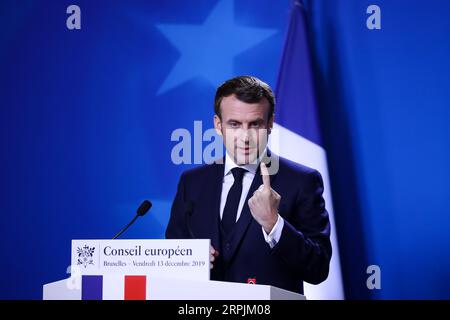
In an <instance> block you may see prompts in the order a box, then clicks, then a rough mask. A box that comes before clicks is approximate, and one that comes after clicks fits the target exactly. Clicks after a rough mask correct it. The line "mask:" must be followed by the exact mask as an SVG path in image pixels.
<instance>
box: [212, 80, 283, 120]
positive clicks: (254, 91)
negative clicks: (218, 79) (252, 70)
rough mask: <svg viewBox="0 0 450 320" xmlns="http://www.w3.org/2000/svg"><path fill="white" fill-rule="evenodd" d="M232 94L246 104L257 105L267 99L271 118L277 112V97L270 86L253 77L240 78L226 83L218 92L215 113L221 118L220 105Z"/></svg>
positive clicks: (215, 100)
mask: <svg viewBox="0 0 450 320" xmlns="http://www.w3.org/2000/svg"><path fill="white" fill-rule="evenodd" d="M232 94H234V95H236V97H237V98H238V99H239V100H241V101H243V102H246V103H256V102H259V101H261V99H263V98H266V99H267V100H268V101H269V104H270V108H269V118H270V117H271V116H272V115H273V114H274V112H275V96H274V94H273V92H272V89H271V88H270V86H269V85H268V84H267V83H265V82H264V81H262V80H260V79H258V78H256V77H252V76H239V77H236V78H233V79H230V80H227V81H225V82H224V83H223V84H222V85H221V86H220V87H219V88H218V89H217V91H216V96H215V98H214V112H215V114H216V115H217V116H219V118H221V113H220V104H221V103H222V99H223V98H224V97H228V96H231V95H232Z"/></svg>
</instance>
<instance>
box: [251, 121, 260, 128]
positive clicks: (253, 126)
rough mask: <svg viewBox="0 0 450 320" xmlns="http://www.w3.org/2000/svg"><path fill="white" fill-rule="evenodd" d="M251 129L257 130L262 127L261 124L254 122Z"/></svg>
mask: <svg viewBox="0 0 450 320" xmlns="http://www.w3.org/2000/svg"><path fill="white" fill-rule="evenodd" d="M250 127H252V128H255V129H258V128H259V127H260V124H259V123H258V122H252V123H251V124H250Z"/></svg>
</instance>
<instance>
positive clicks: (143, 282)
mask: <svg viewBox="0 0 450 320" xmlns="http://www.w3.org/2000/svg"><path fill="white" fill-rule="evenodd" d="M146 287H147V277H146V276H125V294H124V299H125V300H146V299H147V296H146Z"/></svg>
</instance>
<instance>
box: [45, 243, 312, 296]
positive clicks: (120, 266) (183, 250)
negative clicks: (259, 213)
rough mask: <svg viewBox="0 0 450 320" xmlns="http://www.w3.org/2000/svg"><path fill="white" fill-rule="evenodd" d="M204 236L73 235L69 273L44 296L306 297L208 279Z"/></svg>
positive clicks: (53, 284) (244, 284) (207, 261)
mask: <svg viewBox="0 0 450 320" xmlns="http://www.w3.org/2000/svg"><path fill="white" fill-rule="evenodd" d="M209 246H210V241H209V240H203V239H200V240H197V239H195V240H193V239H189V240H184V239H181V240H73V241H72V273H71V276H70V277H69V278H67V279H64V280H60V281H56V282H52V283H48V284H45V285H44V286H43V299H44V300H305V296H303V295H301V294H298V293H294V292H290V291H287V290H284V289H280V288H276V287H272V286H268V285H259V284H246V283H233V282H222V281H211V280H209V271H210V270H209Z"/></svg>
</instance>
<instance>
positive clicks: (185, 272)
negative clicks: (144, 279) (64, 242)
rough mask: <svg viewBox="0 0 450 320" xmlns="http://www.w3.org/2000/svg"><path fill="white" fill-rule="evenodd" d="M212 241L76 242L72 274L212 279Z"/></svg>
mask: <svg viewBox="0 0 450 320" xmlns="http://www.w3.org/2000/svg"><path fill="white" fill-rule="evenodd" d="M209 250H210V240H209V239H170V240H166V239H164V240H163V239H161V240H160V239H158V240H72V275H73V273H74V272H75V270H76V272H77V273H78V274H80V275H101V274H108V273H120V274H128V275H152V276H163V277H170V278H177V279H190V280H209V276H210V275H209V272H210V269H209Z"/></svg>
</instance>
